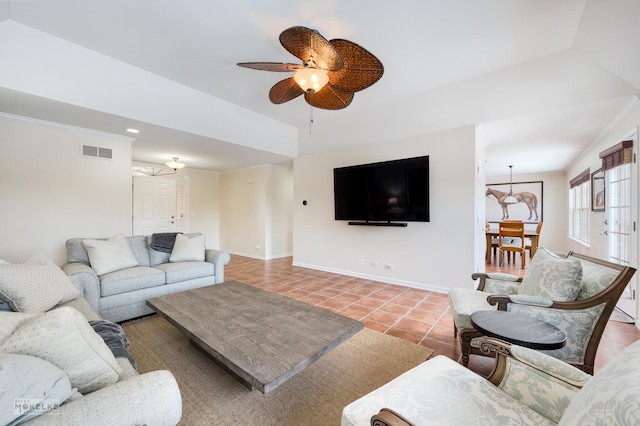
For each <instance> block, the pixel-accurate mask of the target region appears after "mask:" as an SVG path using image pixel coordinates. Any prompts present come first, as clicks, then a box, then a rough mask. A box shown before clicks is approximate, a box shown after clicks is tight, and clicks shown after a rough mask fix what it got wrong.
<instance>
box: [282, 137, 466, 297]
mask: <svg viewBox="0 0 640 426" xmlns="http://www.w3.org/2000/svg"><path fill="white" fill-rule="evenodd" d="M420 155H429V166H430V175H429V177H430V204H431V221H430V222H409V224H408V226H407V227H406V228H393V227H369V226H348V225H347V222H346V221H336V220H334V204H333V169H334V168H335V167H342V166H349V165H355V164H364V163H371V162H377V161H384V160H393V159H400V158H409V157H415V156H420ZM475 161H476V149H475V127H474V126H468V127H464V128H459V129H454V130H448V131H443V132H438V133H432V134H428V135H420V136H415V137H411V138H406V139H402V140H396V141H391V142H386V143H383V144H375V145H368V146H367V147H365V148H362V147H355V148H346V149H341V150H336V151H331V152H327V153H321V154H316V155H311V156H307V157H301V158H298V159H296V160H295V161H294V182H295V184H294V228H293V229H294V234H293V236H294V264H295V265H299V266H305V267H309V268H314V269H320V270H326V271H332V272H337V273H342V274H346V275H352V276H360V277H365V278H371V279H374V280H380V281H385V282H391V283H397V284H403V285H408V286H412V287H420V288H427V289H432V290H436V291H443V292H444V291H447V290H448V289H449V288H453V287H460V286H462V285H469V286H470V287H471V286H472V281H471V273H472V272H473V265H474V252H475V232H474V222H475V215H476V212H475ZM303 200H307V205H306V206H303V205H302V201H303ZM358 260H363V261H364V264H363V265H360V264H358ZM370 262H377V263H378V267H372V266H370ZM385 264H390V265H393V270H386V269H384V265H385ZM461 265H462V267H461Z"/></svg>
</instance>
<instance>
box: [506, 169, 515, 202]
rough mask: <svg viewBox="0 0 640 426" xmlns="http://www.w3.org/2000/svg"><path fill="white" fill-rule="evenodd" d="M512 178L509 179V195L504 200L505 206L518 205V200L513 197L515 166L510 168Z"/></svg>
mask: <svg viewBox="0 0 640 426" xmlns="http://www.w3.org/2000/svg"><path fill="white" fill-rule="evenodd" d="M509 170H510V174H511V177H510V178H509V195H507V198H505V199H504V203H505V204H516V203H517V202H518V199H517V198H516V197H514V196H513V165H510V166H509Z"/></svg>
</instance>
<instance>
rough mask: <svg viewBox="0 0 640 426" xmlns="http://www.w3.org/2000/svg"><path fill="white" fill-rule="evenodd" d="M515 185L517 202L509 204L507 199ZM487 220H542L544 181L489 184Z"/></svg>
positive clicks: (528, 221) (534, 221)
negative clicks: (506, 201)
mask: <svg viewBox="0 0 640 426" xmlns="http://www.w3.org/2000/svg"><path fill="white" fill-rule="evenodd" d="M511 186H513V196H514V197H515V198H516V200H518V202H517V203H514V204H507V203H505V202H504V201H505V199H506V198H507V196H508V195H509V189H510V187H511ZM485 195H486V196H487V199H486V220H487V222H500V221H501V220H505V219H511V220H514V219H516V220H522V221H523V222H525V223H538V222H542V181H535V182H513V184H510V183H492V184H489V185H487V192H486V194H485Z"/></svg>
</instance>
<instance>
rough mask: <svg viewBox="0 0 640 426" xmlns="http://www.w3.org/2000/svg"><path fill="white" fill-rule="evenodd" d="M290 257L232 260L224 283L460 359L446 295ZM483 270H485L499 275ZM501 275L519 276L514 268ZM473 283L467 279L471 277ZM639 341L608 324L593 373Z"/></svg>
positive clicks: (636, 334)
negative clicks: (273, 295) (342, 317)
mask: <svg viewBox="0 0 640 426" xmlns="http://www.w3.org/2000/svg"><path fill="white" fill-rule="evenodd" d="M291 262H292V258H290V257H287V258H282V259H275V260H268V261H262V260H257V259H251V258H248V257H242V256H236V255H233V256H231V262H230V263H229V264H228V265H227V266H226V267H225V280H227V281H231V280H235V281H241V282H244V283H246V284H250V285H254V286H256V287H260V288H263V289H265V290H269V291H273V292H275V293H278V294H282V295H284V296H287V297H291V298H294V299H297V300H300V301H302V302H305V303H309V304H311V305H315V306H318V307H321V308H323V309H327V310H330V311H333V312H338V313H340V314H341V315H345V316H347V317H350V318H353V319H356V320H358V321H362V323H363V324H364V325H365V327H368V328H371V329H373V330H377V331H380V332H382V333H386V334H390V335H392V336H396V337H399V338H401V339H404V340H408V341H410V342H413V343H417V344H419V345H423V346H426V347H429V348H432V349H434V350H435V354H434V355H440V354H441V355H446V356H448V357H450V358H452V359H456V360H457V359H458V357H459V355H460V348H459V345H458V342H457V340H456V339H455V338H454V337H453V318H452V316H451V312H450V310H449V302H448V298H447V295H445V294H441V293H435V292H431V291H427V290H420V289H415V288H409V287H404V286H399V285H393V284H387V283H383V282H378V281H371V280H367V279H362V278H354V277H349V276H346V275H339V274H335V273H331V272H322V271H316V270H313V269H307V268H301V267H296V266H292V265H291ZM497 270H499V268H497V266H496V265H487V271H497ZM500 270H501V271H502V272H507V273H514V274H521V273H522V272H523V271H524V270H522V269H520V268H519V266H518V265H511V266H506V267H503V268H501V269H500ZM470 279H471V278H470ZM639 339H640V330H639V329H638V328H636V327H635V326H634V325H632V324H623V323H617V322H613V321H610V322H609V324H608V325H607V328H606V330H605V333H604V336H603V339H602V341H601V343H600V349H599V351H598V355H597V358H596V371H597V370H598V369H599V368H601V367H602V366H603V365H604V364H605V363H606V362H607V360H609V359H611V357H613V356H614V355H615V354H616V353H618V352H619V351H620V350H621V349H622V348H624V347H625V346H628V345H629V344H631V343H633V342H635V341H636V340H639Z"/></svg>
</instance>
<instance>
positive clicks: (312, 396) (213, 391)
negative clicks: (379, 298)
mask: <svg viewBox="0 0 640 426" xmlns="http://www.w3.org/2000/svg"><path fill="white" fill-rule="evenodd" d="M123 328H124V330H125V332H126V335H127V337H128V339H129V341H130V342H131V347H130V352H131V354H132V355H133V357H134V358H135V359H136V362H137V363H138V369H139V370H140V372H141V373H144V372H148V371H153V370H161V369H167V370H170V371H171V372H172V373H173V375H174V376H175V377H176V380H177V381H178V385H179V386H180V391H181V392H182V408H183V414H182V421H181V423H180V424H181V425H243V426H245V425H246V426H251V425H291V426H293V425H295V426H300V425H305V426H310V425H339V424H340V419H341V415H342V409H343V407H344V406H345V405H347V404H349V403H350V402H352V401H354V400H356V399H358V398H359V397H361V396H362V395H365V394H367V393H369V392H370V391H372V390H374V389H376V388H378V387H380V386H381V385H383V384H385V383H387V382H388V381H390V380H391V379H393V378H394V377H397V376H399V375H400V374H402V373H403V372H405V371H407V370H409V369H411V368H413V367H415V366H416V365H418V364H420V363H421V362H423V361H424V360H426V359H427V358H428V357H429V356H430V355H431V354H432V353H433V351H432V350H431V349H428V348H425V347H423V346H419V345H416V344H413V343H410V342H407V341H405V340H401V339H398V338H396V337H393V336H389V335H386V334H382V333H379V332H377V331H373V330H369V329H366V328H365V329H363V330H362V331H360V332H358V333H357V334H356V335H354V336H353V337H351V338H350V339H349V340H347V341H346V342H344V343H342V344H341V345H339V346H338V347H336V348H335V349H334V350H332V351H331V352H329V353H328V354H327V355H325V356H324V357H322V358H320V360H318V361H316V362H315V363H314V364H312V365H311V366H309V367H308V368H306V369H305V370H303V371H301V372H300V373H298V374H297V375H296V376H294V377H292V378H291V379H289V380H288V381H287V382H285V383H283V384H282V385H280V386H279V387H277V388H276V389H274V390H273V391H271V392H269V393H267V394H266V395H263V394H262V393H260V392H259V391H249V390H248V389H247V388H245V387H244V386H243V385H241V384H240V383H238V382H237V381H236V380H235V379H233V378H232V377H231V376H229V375H228V374H227V373H225V372H224V371H223V370H222V369H221V368H220V367H218V366H217V365H216V364H215V363H214V362H212V361H211V360H209V359H208V358H207V357H205V356H204V355H203V354H202V353H201V352H200V351H198V350H197V349H196V348H194V347H193V346H191V345H190V343H189V339H188V338H187V337H185V336H184V335H182V334H181V333H180V332H179V331H178V330H177V329H176V328H175V327H173V326H172V325H171V324H169V323H168V322H167V321H165V320H164V319H163V318H161V317H159V316H152V317H148V318H144V319H141V320H138V321H133V322H129V323H126V324H124V325H123Z"/></svg>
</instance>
